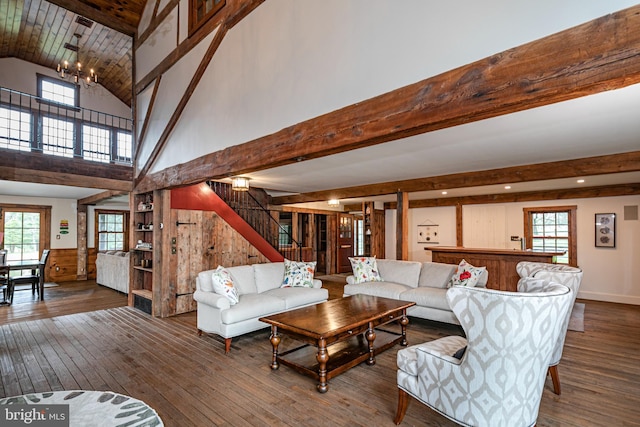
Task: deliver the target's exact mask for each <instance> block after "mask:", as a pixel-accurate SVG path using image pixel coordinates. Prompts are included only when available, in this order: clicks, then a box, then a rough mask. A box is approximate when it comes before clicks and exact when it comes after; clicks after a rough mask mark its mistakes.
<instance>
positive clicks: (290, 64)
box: [135, 0, 636, 172]
mask: <svg viewBox="0 0 640 427" xmlns="http://www.w3.org/2000/svg"><path fill="white" fill-rule="evenodd" d="M187 2H188V0H181V1H180V6H179V10H181V11H182V10H184V5H185V4H186V3H187ZM150 3H152V2H147V6H148V8H150V7H149V5H150ZM635 3H636V0H610V1H608V2H584V1H581V0H564V1H562V2H557V1H554V0H541V1H537V2H526V3H525V2H513V1H509V0H488V1H484V2H477V1H473V0H461V1H456V2H428V1H424V0H404V1H402V2H394V1H389V0H350V1H344V0H323V1H299V0H270V1H267V2H264V3H262V4H260V6H258V7H257V8H256V9H255V10H254V11H253V12H252V13H251V14H250V15H249V16H248V17H247V18H245V19H244V20H243V21H241V22H240V23H239V24H238V25H236V26H235V27H233V28H232V29H231V30H230V31H229V33H228V34H227V35H226V36H225V38H224V40H223V42H222V44H221V45H220V47H219V48H218V50H217V51H216V54H215V56H214V58H213V60H212V61H211V62H210V64H209V66H208V68H207V70H206V71H205V73H204V76H203V78H202V80H201V81H200V83H199V85H198V87H197V88H196V90H195V92H194V94H193V96H192V97H191V99H190V101H189V103H188V105H187V106H186V108H185V111H184V113H183V119H182V120H180V121H179V122H178V123H177V125H176V127H175V129H174V131H173V133H172V135H171V136H170V140H169V142H168V144H167V146H166V147H165V148H164V150H163V152H162V153H161V154H160V156H159V158H158V160H157V162H156V164H155V165H154V166H153V167H152V169H151V172H157V171H160V170H163V169H165V168H167V167H170V166H174V165H177V164H180V163H185V162H188V161H189V160H192V159H195V158H197V157H200V156H203V155H205V154H208V153H211V152H214V151H217V150H221V149H223V148H226V147H229V146H232V145H237V144H240V143H244V142H247V141H250V140H253V139H255V138H258V137H261V136H263V135H268V134H271V133H273V132H277V131H279V130H281V129H283V128H286V127H288V126H290V125H293V124H295V123H299V122H301V121H304V120H307V119H310V118H313V117H316V116H318V115H321V114H324V113H327V112H330V111H334V110H337V109H339V108H342V107H344V106H346V105H351V104H354V103H357V102H360V101H362V100H365V99H368V98H371V97H373V96H376V95H379V94H382V93H385V92H388V91H390V90H394V89H397V88H399V87H402V86H405V85H407V84H411V83H415V82H417V81H420V80H423V79H425V78H428V77H431V76H434V75H436V74H439V73H441V72H443V71H446V70H449V69H451V68H455V67H458V66H461V65H464V64H467V63H470V62H472V61H475V60H478V59H480V58H484V57H486V56H489V55H492V54H494V53H497V52H501V51H504V50H505V49H508V48H512V47H515V46H518V45H521V44H523V43H525V42H529V41H532V40H535V39H538V38H541V37H543V36H546V35H549V34H552V33H555V32H558V31H560V30H563V29H566V28H569V27H572V26H575V25H578V24H580V23H583V22H586V21H589V20H591V19H594V18H597V17H600V16H603V15H605V14H607V13H610V12H613V11H617V10H620V9H624V8H626V7H629V6H632V5H634V4H635ZM488 11H489V12H488ZM185 25H186V14H184V13H183V14H180V16H179V18H178V19H176V12H175V11H174V12H173V13H171V14H170V15H169V16H168V17H167V19H166V21H165V22H164V23H163V24H162V25H161V27H160V28H158V29H157V30H156V31H155V32H154V35H153V36H152V37H150V38H149V39H147V40H146V41H145V43H144V44H143V45H142V46H140V48H139V49H138V50H137V51H136V61H137V62H136V64H137V69H136V73H137V75H136V79H135V80H136V81H140V80H141V79H142V78H143V77H145V74H147V72H148V71H149V70H151V69H153V67H155V66H156V65H157V64H159V63H160V62H162V60H164V58H166V57H167V55H168V53H169V52H170V51H171V49H173V48H175V46H176V43H177V41H182V40H183V38H184V35H185ZM142 27H146V23H141V28H142ZM208 43H209V41H208V40H203V41H202V42H201V43H200V44H205V47H208ZM204 51H205V49H201V52H200V53H199V54H197V55H191V57H190V58H189V59H186V58H183V59H182V60H181V61H180V63H178V64H177V65H175V66H174V68H175V67H180V68H181V69H183V70H187V69H191V70H194V71H195V69H196V68H197V65H198V64H199V63H200V61H201V58H202V56H203V55H204ZM185 61H186V62H191V64H185ZM192 75H193V72H192V73H191V74H188V73H182V74H181V77H180V78H179V79H169V78H164V77H163V79H162V86H163V87H162V88H161V91H160V92H159V93H158V98H159V99H164V97H168V95H165V93H167V94H169V93H171V91H177V92H178V93H179V94H182V93H183V90H180V88H181V86H182V85H183V83H182V81H181V80H187V81H188V80H190V79H191V76H192ZM167 121H168V117H167V116H166V115H163V114H162V112H161V111H159V112H158V116H157V117H156V116H155V115H154V117H153V118H152V120H151V125H152V126H151V127H150V128H149V134H148V135H149V138H150V139H151V140H152V142H153V143H155V141H153V137H154V135H157V134H159V133H161V132H162V129H163V128H164V126H165V125H166V123H167ZM156 127H157V128H158V129H154V128H156ZM156 140H157V138H156ZM142 143H143V147H144V148H145V150H152V148H153V147H145V146H144V141H143V142H142ZM185 148H187V149H185ZM145 160H146V159H145Z"/></svg>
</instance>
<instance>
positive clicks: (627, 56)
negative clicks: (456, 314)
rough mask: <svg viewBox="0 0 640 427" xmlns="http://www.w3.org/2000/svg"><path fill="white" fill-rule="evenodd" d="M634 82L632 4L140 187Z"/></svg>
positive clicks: (639, 67)
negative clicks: (626, 7)
mask: <svg viewBox="0 0 640 427" xmlns="http://www.w3.org/2000/svg"><path fill="white" fill-rule="evenodd" d="M638 82H640V5H638V6H634V7H631V8H628V9H625V10H622V11H620V12H617V13H613V14H609V15H606V16H603V17H601V18H598V19H595V20H593V21H590V22H588V23H585V24H582V25H579V26H577V27H574V28H570V29H567V30H564V31H562V32H559V33H556V34H553V35H551V36H548V37H545V38H542V39H539V40H535V41H533V42H530V43H527V44H525V45H522V46H519V47H515V48H512V49H509V50H507V51H504V52H501V53H498V54H495V55H492V56H490V57H487V58H484V59H482V60H479V61H476V62H474V63H471V64H468V65H465V66H462V67H459V68H457V69H454V70H451V71H447V72H445V73H443V74H440V75H438V76H434V77H430V78H427V79H425V80H422V81H420V82H417V83H414V84H411V85H408V86H405V87H402V88H400V89H397V90H394V91H391V92H388V93H385V94H383V95H380V96H377V97H374V98H371V99H368V100H365V101H362V102H359V103H357V104H353V105H350V106H347V107H344V108H342V109H340V110H336V111H333V112H330V113H327V114H325V115H322V116H318V117H316V118H313V119H310V120H307V121H304V122H301V123H298V124H296V125H293V126H290V127H288V128H285V129H283V130H281V131H278V132H275V133H273V134H270V135H266V136H263V137H260V138H257V139H255V140H253V141H249V142H246V143H244V144H240V145H236V146H232V147H227V148H225V149H224V150H220V151H217V152H214V153H210V154H207V155H205V156H202V157H200V158H197V159H194V160H192V161H190V162H186V163H183V164H180V165H175V166H173V167H170V168H167V169H165V170H164V171H161V172H158V173H156V174H154V175H153V176H149V177H147V178H148V179H145V182H144V183H142V184H141V189H143V190H144V189H150V188H165V187H167V188H170V187H173V186H179V185H188V184H195V183H198V182H202V181H204V180H206V179H219V178H223V177H227V176H231V175H238V174H243V173H250V172H253V171H257V170H265V169H269V168H273V167H276V166H282V165H286V164H291V163H295V162H299V161H303V160H307V159H313V158H318V157H323V156H328V155H331V154H336V153H341V152H345V151H349V150H354V149H357V148H363V147H367V146H372V145H375V144H380V143H384V142H388V141H393V140H398V139H401V138H406V137H409V136H412V135H417V134H421V133H425V132H430V131H435V130H439V129H444V128H448V127H452V126H456V125H460V124H466V123H469V122H473V121H478V120H483V119H487V118H491V117H496V116H500V115H503V114H509V113H513V112H517V111H522V110H526V109H530V108H535V107H539V106H543V105H548V104H553V103H556V102H562V101H567V100H570V99H574V98H578V97H582V96H586V95H590V94H594V93H598V92H602V91H605V90H612V89H616V88H622V87H625V86H629V85H632V84H635V83H638ZM401 190H402V191H408V190H407V189H404V188H403V189H401ZM395 191H397V188H396V189H394V191H393V192H391V193H394V192H395ZM336 196H337V195H336ZM281 200H282V199H281ZM305 201H307V200H305ZM296 202H297V201H296ZM283 203H284V202H283Z"/></svg>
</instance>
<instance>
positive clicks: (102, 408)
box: [0, 390, 164, 427]
mask: <svg viewBox="0 0 640 427" xmlns="http://www.w3.org/2000/svg"><path fill="white" fill-rule="evenodd" d="M0 405H69V427H86V426H95V427H103V426H104V427H114V426H122V425H126V426H132V427H133V426H150V427H151V426H163V425H164V424H163V423H162V420H161V419H160V417H159V416H158V414H157V413H156V411H155V410H154V409H153V408H151V407H150V406H149V405H147V404H146V403H144V402H143V401H141V400H138V399H134V398H133V397H129V396H125V395H123V394H118V393H114V392H110V391H87V390H74V391H51V392H44V393H29V394H23V395H21V396H13V397H5V398H2V399H0Z"/></svg>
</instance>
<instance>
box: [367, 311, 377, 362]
mask: <svg viewBox="0 0 640 427" xmlns="http://www.w3.org/2000/svg"><path fill="white" fill-rule="evenodd" d="M365 337H366V338H367V341H368V342H369V359H367V365H369V366H371V365H375V363H376V358H375V355H374V353H373V341H375V339H376V330H375V329H374V328H373V324H372V323H371V322H369V329H367V333H366V334H365Z"/></svg>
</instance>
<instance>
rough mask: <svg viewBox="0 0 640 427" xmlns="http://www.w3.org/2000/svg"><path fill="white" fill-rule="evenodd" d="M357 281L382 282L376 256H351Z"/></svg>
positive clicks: (352, 267) (350, 259)
mask: <svg viewBox="0 0 640 427" xmlns="http://www.w3.org/2000/svg"><path fill="white" fill-rule="evenodd" d="M349 261H351V269H352V270H353V277H354V279H355V283H364V282H382V277H380V272H379V271H378V263H377V262H376V257H364V256H361V257H353V258H352V257H349Z"/></svg>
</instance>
